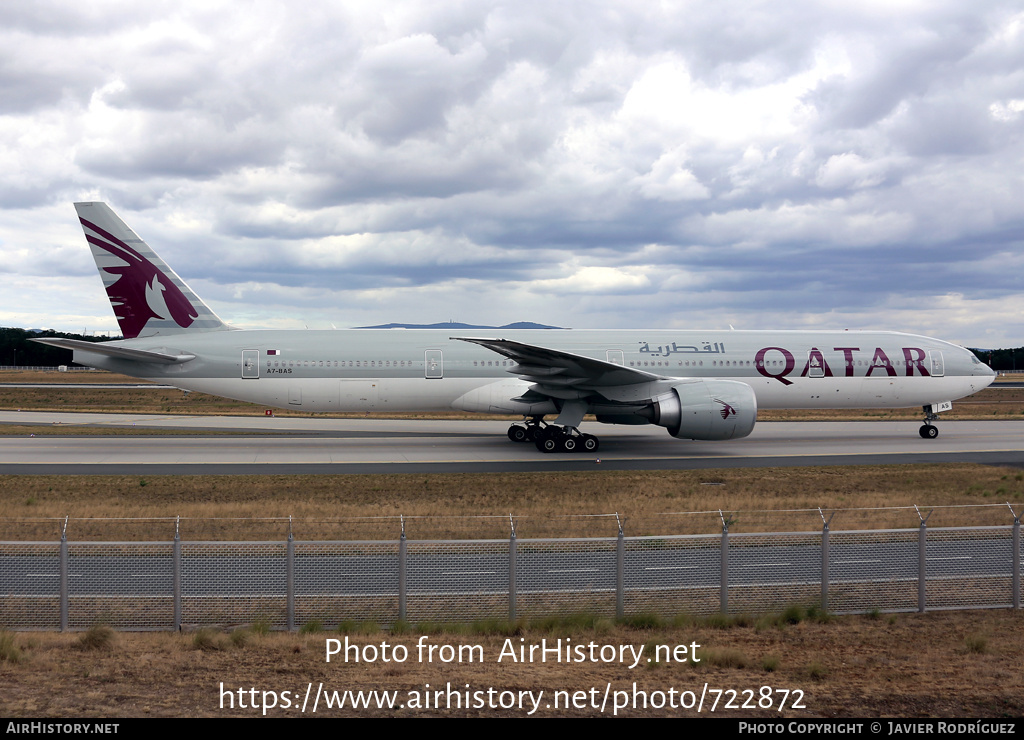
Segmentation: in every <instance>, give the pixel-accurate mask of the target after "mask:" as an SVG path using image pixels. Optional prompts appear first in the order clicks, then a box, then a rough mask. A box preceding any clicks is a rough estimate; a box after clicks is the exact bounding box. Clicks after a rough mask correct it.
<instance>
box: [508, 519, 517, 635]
mask: <svg viewBox="0 0 1024 740" xmlns="http://www.w3.org/2000/svg"><path fill="white" fill-rule="evenodd" d="M508 522H509V526H510V527H511V529H510V534H509V538H508V621H510V622H514V621H516V521H515V519H513V518H512V514H509V515H508Z"/></svg>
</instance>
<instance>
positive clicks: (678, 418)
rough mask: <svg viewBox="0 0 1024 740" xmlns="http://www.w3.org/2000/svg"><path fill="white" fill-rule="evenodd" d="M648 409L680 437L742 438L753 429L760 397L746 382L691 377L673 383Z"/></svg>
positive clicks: (654, 417)
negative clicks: (694, 378) (757, 397)
mask: <svg viewBox="0 0 1024 740" xmlns="http://www.w3.org/2000/svg"><path fill="white" fill-rule="evenodd" d="M645 411H646V412H647V413H645V414H644V415H645V416H647V415H648V414H649V415H650V419H651V423H653V424H657V425H658V426H662V427H665V428H666V429H668V433H669V434H671V435H672V436H673V437H676V438H677V439H702V440H723V439H739V438H740V437H746V436H747V435H748V434H750V432H751V431H753V429H754V422H755V421H757V399H756V398H755V397H754V391H753V389H751V387H750V386H749V385H747V384H746V383H740V382H738V381H735V380H692V381H688V382H684V383H678V384H676V385H674V386H672V387H671V388H670V389H669V392H668V393H666V394H664V395H662V396H658V397H657V398H655V399H654V403H653V404H652V405H651V406H650V407H648V409H645Z"/></svg>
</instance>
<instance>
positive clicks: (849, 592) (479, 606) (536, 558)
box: [0, 505, 1024, 630]
mask: <svg viewBox="0 0 1024 740" xmlns="http://www.w3.org/2000/svg"><path fill="white" fill-rule="evenodd" d="M973 508H975V509H978V508H986V507H973ZM1007 508H1009V509H1010V512H1009V513H1010V516H1009V517H1006V519H1008V520H1010V521H1008V523H1007V524H995V525H993V524H989V525H983V526H952V527H929V526H928V519H929V517H930V514H928V515H926V514H923V513H921V512H919V511H917V514H918V519H919V523H918V526H917V527H914V528H891V529H865V530H832V529H831V526H830V525H831V522H832V519H833V517H834V514H833V515H826V514H825V513H824V512H821V511H820V510H817V514H818V515H819V525H820V526H819V528H818V529H817V530H816V531H802V532H801V531H795V532H768V531H766V532H739V533H738V532H730V524H733V525H734V522H735V518H734V517H731V516H727V515H725V514H723V513H722V512H715V513H716V514H717V518H718V519H719V525H720V528H719V530H718V531H716V532H713V533H707V534H675V535H665V534H658V535H644V536H629V537H627V536H626V535H625V529H624V526H623V525H624V522H623V521H622V520H621V519H619V518H618V517H615V518H614V519H612V520H611V521H614V522H615V525H616V528H617V532H616V534H615V535H614V536H598V537H576V538H572V537H531V538H522V537H520V536H519V533H518V532H517V519H516V517H514V516H509V517H508V518H507V519H505V520H504V521H505V522H506V525H507V528H508V534H507V536H506V537H503V538H500V539H409V538H407V537H406V531H405V523H406V522H405V520H404V519H400V520H399V521H400V523H401V530H400V534H399V536H398V537H397V538H394V539H351V540H345V541H342V540H337V541H332V540H308V541H306V540H296V539H295V538H294V536H293V527H292V526H291V525H293V524H294V523H292V522H288V524H289V527H288V534H287V536H286V537H284V538H282V539H280V540H270V541H267V540H263V541H245V540H238V541H228V540H217V541H213V540H194V541H193V540H188V541H186V540H183V539H182V538H181V534H180V532H181V528H180V521H174V536H173V539H170V540H163V541H141V540H140V541H131V540H121V541H102V542H101V541H70V540H69V538H68V524H69V520H67V519H65V520H64V521H63V522H62V523H61V529H60V533H61V535H60V539H59V540H53V541H38V540H8V541H0V627H4V628H8V629H19V630H53V629H61V630H75V629H84V628H88V627H89V626H91V625H93V624H96V623H103V624H108V625H110V626H112V627H115V628H117V629H122V630H175V629H181V628H182V627H183V626H200V625H237V624H246V623H252V622H256V621H264V622H266V623H269V624H270V625H271V626H272V627H273V628H275V629H287V630H293V629H296V627H298V626H301V625H303V624H306V623H310V622H314V621H316V622H319V623H320V624H321V625H322V626H324V627H334V626H337V625H339V624H341V623H345V622H360V621H373V622H376V623H377V624H379V625H381V626H388V625H392V624H394V623H395V622H396V621H399V620H401V621H406V622H410V623H428V622H442V621H465V622H470V621H476V620H486V619H499V620H504V619H509V620H515V619H519V618H537V617H548V616H558V615H570V614H575V613H580V612H585V613H589V614H593V615H597V616H606V617H619V618H621V617H623V616H625V615H630V614H639V613H658V614H661V615H663V616H670V615H676V614H680V613H687V614H693V615H707V614H712V613H716V612H722V613H726V614H760V613H768V612H772V611H778V610H782V609H784V608H786V607H788V606H792V605H801V606H805V607H810V606H814V607H817V608H820V609H822V610H823V611H827V612H830V613H834V614H844V613H858V612H869V611H875V610H877V611H879V612H897V611H926V610H934V609H978V608H993V607H1014V608H1020V600H1021V597H1020V591H1021V588H1020V585H1021V584H1020V580H1021V576H1020V566H1021V560H1022V558H1024V551H1022V544H1021V537H1020V517H1019V515H1018V514H1017V513H1015V512H1014V511H1013V509H1012V507H1009V505H1006V506H1004V507H1003V508H1002V511H1003V512H1004V516H1005V512H1006V509H1007ZM987 510H988V513H989V514H991V513H992V512H993V508H992V507H987ZM915 511H916V508H915ZM707 513H708V512H700V514H702V515H703V514H707ZM786 513H791V512H786ZM39 521H40V520H4V521H2V522H0V526H4V528H5V529H8V530H9V529H10V528H11V527H13V528H14V529H15V530H18V529H19V528H20V529H21V531H23V532H31V531H35V529H34V527H35V526H36V525H38V524H39ZM79 521H82V522H85V521H88V520H79ZM127 521H128V522H132V523H136V524H138V523H140V522H144V521H145V522H148V523H149V524H151V523H152V522H151V520H127ZM206 521H207V523H208V521H212V520H206ZM233 521H235V522H236V523H237V520H233ZM276 521H277V522H278V523H281V522H287V520H276ZM603 521H606V522H607V521H609V519H608V518H604V519H603ZM48 522H49V523H53V520H48ZM1010 522H1012V523H1010ZM120 523H121V524H122V525H123V524H124V523H125V520H122V521H121V522H120ZM164 523H166V521H164ZM261 523H262V524H264V525H265V524H266V523H267V521H266V520H262V522H261ZM487 523H488V526H489V527H493V526H494V521H493V519H491V520H488V522H487ZM5 525H6V526H5Z"/></svg>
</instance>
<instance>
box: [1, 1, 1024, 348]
mask: <svg viewBox="0 0 1024 740" xmlns="http://www.w3.org/2000/svg"><path fill="white" fill-rule="evenodd" d="M1021 7H1022V6H1021V3H1020V2H1019V0H1016V1H1014V2H999V1H993V2H983V3H965V2H963V0H952V1H950V0H928V2H923V1H920V2H917V1H913V2H900V1H898V0H897V1H893V0H885V2H874V1H871V0H868V1H867V2H860V3H849V2H828V1H827V0H806V1H805V0H789V1H788V2H785V3H778V2H730V3H714V2H664V3H636V2H630V3H627V2H573V1H572V0H561V1H560V2H555V3H552V2H530V1H523V0H519V1H518V2H515V3H505V2H485V1H483V0H474V1H469V0H466V1H463V0H446V1H445V2H392V1H390V0H385V1H384V2H381V3H367V2H316V1H315V0H314V1H312V2H309V3H305V4H296V3H289V4H285V3H282V2H259V1H257V2H245V3H239V2H216V1H214V0H203V2H190V1H189V0H174V2H165V1H163V0H150V2H146V3H140V2H138V1H137V0H131V1H129V2H121V1H115V0H91V1H90V2H87V3H82V2H70V1H66V0H4V2H3V3H2V4H0V285H2V292H0V295H2V300H0V325H4V326H23V327H48V328H56V329H60V330H66V331H82V330H83V329H88V331H90V332H92V331H105V330H113V331H115V332H116V330H117V325H116V323H115V321H114V319H113V314H112V313H111V311H110V308H109V305H108V304H107V302H106V297H105V295H104V294H103V292H102V290H101V286H100V280H99V277H98V275H97V274H96V271H95V267H94V266H93V263H92V259H91V257H90V255H89V252H88V250H87V248H86V245H85V241H84V239H83V236H82V233H81V230H80V228H79V227H78V225H77V222H76V218H75V214H74V209H73V208H72V206H71V203H72V202H73V201H77V200H103V201H107V202H109V203H110V204H111V206H112V207H113V208H114V209H115V210H116V211H117V212H118V213H119V214H120V215H121V217H122V218H123V219H124V220H125V221H126V222H127V223H128V224H129V225H130V226H132V228H134V230H135V231H136V232H138V233H139V235H140V236H142V237H143V238H144V239H146V240H147V241H148V242H149V243H150V245H151V246H153V247H154V248H155V249H156V250H157V251H158V252H159V253H160V254H161V256H163V257H164V259H165V260H166V261H167V262H168V263H169V264H170V265H171V266H172V267H173V268H174V269H175V270H176V271H177V272H178V273H179V274H180V275H181V276H182V277H183V278H184V279H185V280H186V281H187V282H188V283H189V284H190V285H191V286H192V288H193V289H194V290H195V291H196V292H197V293H199V294H200V295H201V296H203V297H204V298H205V299H206V301H207V302H208V303H209V304H210V305H211V306H212V307H213V308H214V310H215V311H217V313H218V314H220V315H221V317H222V318H224V319H225V320H227V321H229V322H231V323H233V324H235V325H237V326H241V327H246V328H248V327H257V326H269V327H296V328H302V327H303V326H308V327H309V328H330V327H331V326H332V325H333V326H337V327H339V328H341V327H347V326H358V325H365V324H376V323H385V322H390V321H401V322H423V323H426V322H434V321H445V320H448V319H454V320H457V321H465V322H472V323H490V324H503V323H508V322H511V321H519V320H524V321H537V322H542V323H551V324H557V325H560V326H571V327H576V328H601V327H651V328H654V327H666V328H669V327H679V328H691V327H692V328H713V327H725V326H726V325H728V324H732V325H734V326H736V327H737V328H747V329H757V328H814V327H832V328H851V329H855V328H883V329H895V330H902V331H911V332H917V333H923V334H929V335H935V336H939V337H942V338H945V339H950V340H952V341H956V342H960V343H964V344H970V345H972V346H982V347H1001V346H1020V345H1022V344H1024V333H1022V331H1021V326H1022V319H1024V277H1022V275H1024V197H1022V196H1024V182H1022V180H1024V11H1022V10H1021Z"/></svg>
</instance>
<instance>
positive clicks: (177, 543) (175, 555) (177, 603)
mask: <svg viewBox="0 0 1024 740" xmlns="http://www.w3.org/2000/svg"><path fill="white" fill-rule="evenodd" d="M180 526H181V517H180V516H179V517H178V518H177V519H175V520H174V546H173V548H172V550H171V572H172V573H173V575H172V577H171V580H172V583H173V589H174V594H173V597H174V629H175V630H176V631H178V632H180V631H181V529H180Z"/></svg>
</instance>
